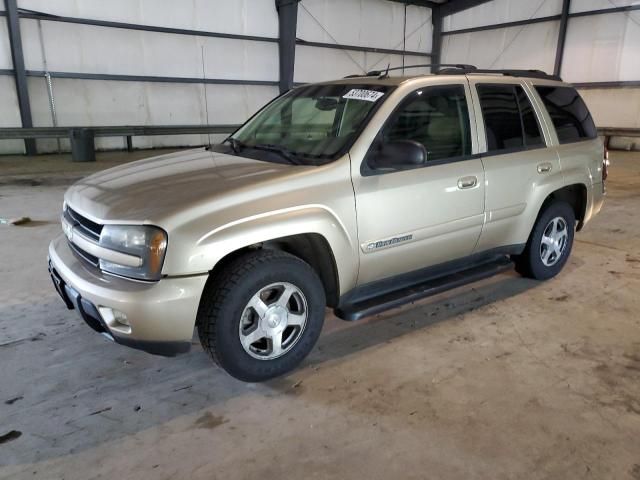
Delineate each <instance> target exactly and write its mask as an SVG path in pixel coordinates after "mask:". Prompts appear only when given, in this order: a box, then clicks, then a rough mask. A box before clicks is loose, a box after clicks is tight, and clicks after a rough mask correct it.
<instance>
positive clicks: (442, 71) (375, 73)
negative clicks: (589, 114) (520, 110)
mask: <svg viewBox="0 0 640 480" xmlns="http://www.w3.org/2000/svg"><path fill="white" fill-rule="evenodd" d="M426 67H438V70H436V71H434V72H432V73H435V74H437V75H466V74H467V73H489V74H496V75H505V76H509V77H529V78H542V79H545V80H560V81H561V80H562V79H561V78H560V76H559V75H551V74H548V73H546V72H543V71H542V70H535V69H531V70H518V69H496V70H492V69H488V68H478V67H476V66H475V65H468V64H466V63H424V64H419V65H405V66H404V67H391V68H389V67H387V68H386V69H384V70H371V71H369V72H367V73H364V74H356V75H347V76H346V77H344V78H357V77H378V78H385V77H388V76H389V72H392V71H394V70H405V69H410V68H426ZM442 67H445V68H442Z"/></svg>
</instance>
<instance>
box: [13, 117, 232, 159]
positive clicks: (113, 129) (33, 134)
mask: <svg viewBox="0 0 640 480" xmlns="http://www.w3.org/2000/svg"><path fill="white" fill-rule="evenodd" d="M238 127H239V125H154V126H145V125H120V126H99V127H31V128H21V127H15V128H11V127H10V128H0V140H9V139H25V138H69V140H70V141H71V158H72V159H73V161H76V162H93V161H95V159H96V154H95V141H94V139H95V137H125V138H126V141H127V150H129V151H131V150H133V143H132V138H131V137H134V136H148V135H207V134H210V133H211V134H225V133H232V132H234V131H235V130H236V129H237V128H238Z"/></svg>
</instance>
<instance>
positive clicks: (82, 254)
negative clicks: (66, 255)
mask: <svg viewBox="0 0 640 480" xmlns="http://www.w3.org/2000/svg"><path fill="white" fill-rule="evenodd" d="M67 243H68V244H69V247H71V250H73V253H75V254H76V255H78V256H79V257H80V258H81V259H83V260H84V261H85V262H88V263H90V264H91V265H93V266H94V267H96V268H98V267H99V266H100V260H99V259H98V257H96V256H94V255H91V254H90V253H89V252H86V251H84V250H83V249H81V248H80V247H79V246H77V245H76V244H75V243H73V242H69V241H67Z"/></svg>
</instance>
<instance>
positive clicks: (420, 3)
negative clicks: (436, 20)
mask: <svg viewBox="0 0 640 480" xmlns="http://www.w3.org/2000/svg"><path fill="white" fill-rule="evenodd" d="M391 1H392V2H397V3H406V4H407V5H415V6H417V7H426V8H438V7H439V6H440V4H439V3H437V2H431V1H429V0H391Z"/></svg>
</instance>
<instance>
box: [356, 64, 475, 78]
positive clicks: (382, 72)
mask: <svg viewBox="0 0 640 480" xmlns="http://www.w3.org/2000/svg"><path fill="white" fill-rule="evenodd" d="M426 67H447V68H455V69H460V70H469V71H472V70H475V69H476V67H475V66H473V65H468V64H466V63H422V64H419V65H405V66H403V67H391V68H389V67H387V68H385V69H383V70H370V71H368V72H367V73H364V74H355V75H347V76H346V77H344V78H356V77H380V78H384V77H387V76H389V72H393V71H394V70H405V69H410V68H426Z"/></svg>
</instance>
